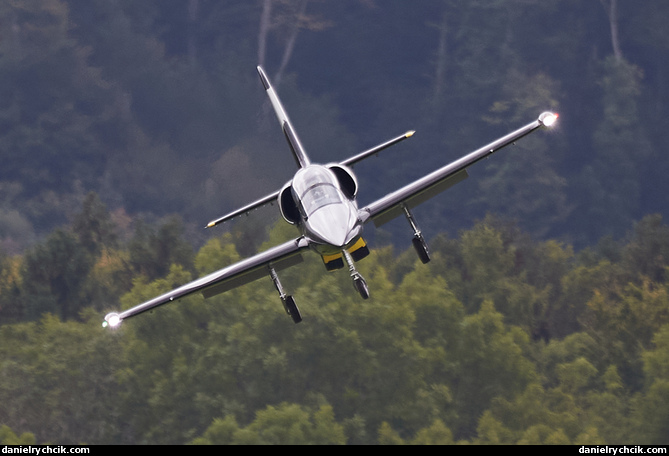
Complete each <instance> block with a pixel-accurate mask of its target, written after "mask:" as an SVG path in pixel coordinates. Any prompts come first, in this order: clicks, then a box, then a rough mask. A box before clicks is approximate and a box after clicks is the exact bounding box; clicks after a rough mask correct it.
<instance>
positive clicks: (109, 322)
mask: <svg viewBox="0 0 669 456" xmlns="http://www.w3.org/2000/svg"><path fill="white" fill-rule="evenodd" d="M122 321H123V319H121V317H119V315H118V314H117V313H116V312H112V313H109V314H107V315H106V316H105V321H103V322H102V327H103V328H106V327H110V328H117V327H118V326H119V325H120V324H121V322H122Z"/></svg>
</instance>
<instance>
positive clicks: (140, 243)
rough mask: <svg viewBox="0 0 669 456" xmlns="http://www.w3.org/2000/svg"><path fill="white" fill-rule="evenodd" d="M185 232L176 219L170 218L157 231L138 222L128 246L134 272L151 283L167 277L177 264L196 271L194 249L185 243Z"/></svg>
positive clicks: (142, 221)
mask: <svg viewBox="0 0 669 456" xmlns="http://www.w3.org/2000/svg"><path fill="white" fill-rule="evenodd" d="M183 232H184V227H183V223H182V221H181V219H180V218H179V217H176V216H173V217H170V218H168V219H167V220H166V221H165V222H163V223H162V224H161V225H160V226H159V227H158V228H157V229H154V228H153V227H152V226H151V225H149V224H148V223H147V222H145V221H144V220H142V219H140V220H138V221H137V222H136V225H135V234H134V236H133V238H132V239H131V240H130V242H129V244H128V251H129V252H130V264H131V266H132V268H133V270H134V271H135V272H136V273H139V274H142V275H144V276H146V277H147V278H148V279H149V280H154V279H157V278H159V277H164V276H165V275H166V274H167V272H168V271H169V270H170V267H171V266H172V265H173V264H180V265H183V266H185V267H186V268H187V269H189V270H192V269H193V266H192V264H193V248H192V246H191V245H190V244H189V243H188V242H186V241H185V240H184V239H183Z"/></svg>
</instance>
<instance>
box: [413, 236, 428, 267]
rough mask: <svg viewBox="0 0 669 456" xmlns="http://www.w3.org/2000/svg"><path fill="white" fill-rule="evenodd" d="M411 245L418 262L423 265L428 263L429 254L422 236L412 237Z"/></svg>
mask: <svg viewBox="0 0 669 456" xmlns="http://www.w3.org/2000/svg"><path fill="white" fill-rule="evenodd" d="M411 243H412V244H413V248H414V249H416V253H417V254H418V258H420V261H422V262H423V264H426V263H429V262H430V252H429V251H428V250H427V243H426V242H425V239H424V238H423V235H422V234H417V235H414V237H413V239H412V240H411Z"/></svg>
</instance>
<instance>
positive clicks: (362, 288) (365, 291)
mask: <svg viewBox="0 0 669 456" xmlns="http://www.w3.org/2000/svg"><path fill="white" fill-rule="evenodd" d="M353 286H355V289H356V290H358V293H360V296H361V297H362V299H367V298H369V287H368V286H367V282H365V279H363V278H362V276H361V275H358V276H355V277H353Z"/></svg>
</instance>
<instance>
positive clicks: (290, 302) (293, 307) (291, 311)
mask: <svg viewBox="0 0 669 456" xmlns="http://www.w3.org/2000/svg"><path fill="white" fill-rule="evenodd" d="M269 276H270V277H271V278H272V282H274V287H275V288H276V290H277V291H278V292H279V297H280V298H281V303H282V304H283V308H284V309H285V310H286V313H287V314H288V315H290V318H292V319H293V322H295V323H299V322H301V321H302V315H301V314H300V309H298V308H297V304H295V299H294V298H293V297H292V296H291V295H287V294H286V293H285V292H284V291H283V286H281V281H279V276H278V275H277V273H276V271H275V270H274V268H273V267H272V266H270V267H269Z"/></svg>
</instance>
